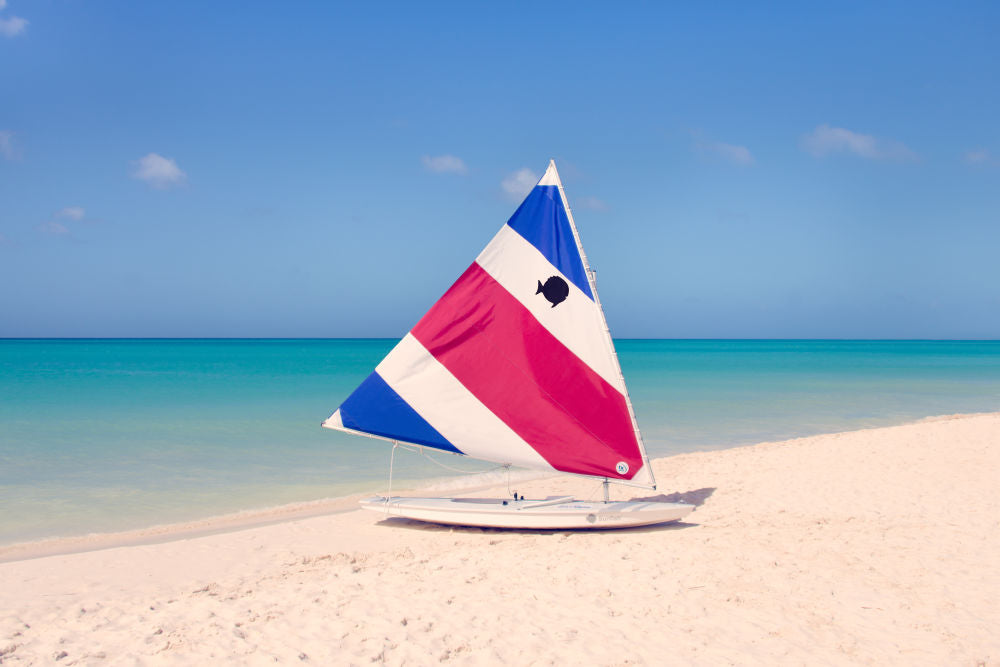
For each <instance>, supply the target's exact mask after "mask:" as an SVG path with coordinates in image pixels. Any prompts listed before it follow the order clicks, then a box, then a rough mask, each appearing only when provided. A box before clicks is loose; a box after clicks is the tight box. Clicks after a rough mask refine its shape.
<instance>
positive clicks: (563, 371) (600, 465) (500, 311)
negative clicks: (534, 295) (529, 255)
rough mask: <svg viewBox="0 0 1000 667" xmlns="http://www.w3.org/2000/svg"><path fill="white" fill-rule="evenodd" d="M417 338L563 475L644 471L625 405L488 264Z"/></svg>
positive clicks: (453, 293) (459, 286) (446, 299)
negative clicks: (618, 467)
mask: <svg viewBox="0 0 1000 667" xmlns="http://www.w3.org/2000/svg"><path fill="white" fill-rule="evenodd" d="M529 279H531V280H534V277H529ZM539 298H541V297H539ZM411 333H412V334H413V336H414V337H415V338H416V339H417V340H419V341H420V343H421V344H422V345H423V346H424V347H425V348H427V350H428V351H430V353H431V354H432V355H434V358H435V359H437V360H438V361H439V362H440V363H441V364H442V365H443V366H444V367H445V368H447V369H448V371H449V372H451V374H452V375H454V376H455V378H457V379H458V381H459V382H461V383H462V384H463V385H464V386H465V387H466V388H467V389H468V390H469V391H470V392H472V394H473V395H474V396H475V397H476V398H478V399H479V400H480V401H482V403H483V405H485V406H486V407H487V408H489V409H490V411H491V412H493V413H494V414H495V415H497V416H498V417H499V418H500V419H502V420H503V421H504V423H506V424H507V425H508V426H509V427H510V428H511V429H512V430H513V431H514V432H515V433H517V434H518V435H519V436H521V438H523V439H524V441H525V442H527V443H528V444H530V445H531V446H532V447H533V448H534V449H535V450H536V451H537V452H538V453H539V454H540V455H541V456H542V457H543V458H544V459H545V460H546V461H548V462H549V464H550V465H552V467H553V468H556V469H557V470H562V471H564V472H572V473H580V474H584V475H596V476H600V477H615V478H623V479H631V478H632V477H633V476H634V475H635V473H636V472H637V471H638V470H639V468H640V467H641V466H642V458H641V457H640V455H639V447H638V444H637V442H636V438H635V431H634V430H633V428H632V420H631V418H630V417H629V413H628V407H627V406H626V404H625V397H624V396H622V394H621V393H620V392H619V391H618V390H617V389H615V388H614V387H612V386H611V385H610V384H608V383H607V382H606V381H605V380H604V379H603V378H602V377H601V376H600V375H598V374H597V373H595V372H594V371H593V369H591V368H590V367H589V366H587V364H585V363H584V362H583V361H582V360H580V358H579V357H577V356H576V355H575V354H573V353H572V352H570V350H569V349H568V348H567V347H566V346H565V345H563V344H562V343H561V342H560V341H559V339H557V338H556V337H555V336H553V335H552V334H551V333H549V331H548V330H547V329H546V328H545V327H543V326H542V325H541V324H539V322H538V320H536V319H535V317H534V316H533V315H532V314H531V312H530V311H529V310H528V309H527V308H525V307H524V306H523V305H522V304H521V303H520V302H519V301H518V300H517V299H516V298H514V296H512V295H511V294H510V292H508V291H507V290H506V289H504V287H503V286H502V285H500V283H498V282H496V280H494V279H493V277H492V276H490V274H488V273H487V272H486V271H485V270H483V268H482V267H480V266H479V264H476V263H473V264H472V266H470V267H469V268H468V269H467V270H466V271H465V273H463V274H462V276H461V277H460V278H459V279H458V281H457V282H456V283H455V284H454V285H452V286H451V288H450V289H449V290H448V291H447V292H446V293H445V295H444V296H443V297H441V299H440V300H439V301H438V302H437V303H436V304H434V306H433V307H432V308H431V309H430V310H429V311H428V312H427V314H426V315H424V317H423V319H421V320H420V322H418V323H417V325H416V326H415V327H414V328H413V330H412V331H411ZM458 446H461V444H460V443H459V445H458ZM620 461H624V462H625V463H627V464H628V472H627V473H626V474H624V475H621V474H619V473H618V472H616V470H615V467H616V465H617V464H618V462H620Z"/></svg>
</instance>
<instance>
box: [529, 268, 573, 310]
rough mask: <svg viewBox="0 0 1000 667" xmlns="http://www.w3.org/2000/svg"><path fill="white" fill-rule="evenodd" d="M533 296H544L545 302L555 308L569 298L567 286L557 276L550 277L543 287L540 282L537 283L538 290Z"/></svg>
mask: <svg viewBox="0 0 1000 667" xmlns="http://www.w3.org/2000/svg"><path fill="white" fill-rule="evenodd" d="M535 294H541V295H542V296H544V297H545V300H546V301H548V302H549V303H551V304H552V307H553V308H555V307H556V306H558V305H559V304H560V303H562V302H563V301H565V300H566V297H568V296H569V285H567V284H566V281H565V280H563V279H562V278H560V277H559V276H552V277H551V278H549V279H548V280H546V281H545V284H544V285H543V284H542V281H541V280H539V281H538V290H537V291H536V292H535Z"/></svg>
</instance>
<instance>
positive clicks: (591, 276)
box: [543, 159, 656, 493]
mask: <svg viewBox="0 0 1000 667" xmlns="http://www.w3.org/2000/svg"><path fill="white" fill-rule="evenodd" d="M549 169H550V170H552V173H553V174H554V175H555V181H556V185H558V186H559V196H560V197H561V198H562V204H563V208H565V209H566V217H567V218H569V227H570V229H571V230H573V240H574V241H576V249H577V250H578V251H579V252H580V259H581V260H582V261H583V269H584V272H585V273H586V274H587V281H588V283H589V284H590V292H591V293H592V294H593V295H594V303H596V304H597V311H598V312H599V313H600V314H601V325H602V328H603V329H604V344H605V345H606V346H607V348H608V352H610V353H611V357H612V358H613V359H614V364H615V369H616V370H617V371H618V378H619V379H620V380H621V384H622V388H623V389H624V390H625V405H626V406H627V407H628V415H629V418H630V419H631V420H632V428H633V429H634V430H635V440H636V442H637V443H638V445H639V454H640V455H641V456H642V465H643V468H645V469H646V473H647V474H648V475H649V481H650V484H639V483H637V482H630V481H626V480H620V479H616V480H614V481H615V482H617V483H619V484H626V485H629V486H640V487H643V488H651V489H656V477H655V476H654V475H653V467H652V466H651V465H650V464H649V457H648V456H647V455H646V445H645V443H644V442H643V440H642V433H641V432H640V431H639V422H637V421H636V419H635V410H634V409H633V408H632V399H631V398H630V397H629V394H628V385H626V384H625V376H624V375H623V374H622V367H621V364H620V363H619V361H618V351H617V350H615V344H614V341H613V340H612V338H611V329H609V328H608V320H607V318H606V317H605V316H604V306H603V305H601V297H599V296H598V294H597V278H596V275H595V273H594V271H593V270H592V269H591V268H590V262H588V261H587V253H586V252H585V251H584V249H583V243H582V242H581V241H580V232H579V230H577V228H576V221H575V220H573V211H572V209H570V207H569V200H568V199H567V198H566V190H565V189H564V188H563V184H562V179H561V178H559V170H558V169H556V161H555V160H554V159H550V160H549ZM543 180H544V177H543ZM609 481H611V480H609V479H608V478H605V480H604V483H605V493H607V483H608V482H609Z"/></svg>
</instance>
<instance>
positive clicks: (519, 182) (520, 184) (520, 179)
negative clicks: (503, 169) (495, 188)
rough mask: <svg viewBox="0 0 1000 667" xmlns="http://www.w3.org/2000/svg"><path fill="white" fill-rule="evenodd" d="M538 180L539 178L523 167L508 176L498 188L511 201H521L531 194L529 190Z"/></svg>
mask: <svg viewBox="0 0 1000 667" xmlns="http://www.w3.org/2000/svg"><path fill="white" fill-rule="evenodd" d="M540 178H541V176H539V175H538V174H536V173H535V172H533V171H531V170H530V169H528V168H527V167H525V168H524V169H518V170H517V171H515V172H514V173H512V174H508V175H507V178H505V179H503V180H502V181H501V182H500V187H501V188H503V191H504V192H506V193H507V196H508V197H510V198H511V199H521V198H522V197H524V196H525V195H527V194H528V193H529V192H531V188H533V187H535V183H537V182H538V179H540Z"/></svg>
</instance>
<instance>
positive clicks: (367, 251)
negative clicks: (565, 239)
mask: <svg viewBox="0 0 1000 667" xmlns="http://www.w3.org/2000/svg"><path fill="white" fill-rule="evenodd" d="M751 4H753V5H754V6H751ZM998 33H1000V5H998V4H997V3H990V2H982V3H976V2H971V3H967V2H958V3H923V2H884V3H867V2H864V3H850V2H848V3H825V4H823V5H820V4H819V3H777V2H776V3H766V4H762V3H761V4H758V3H740V2H719V3H652V2H648V3H645V2H637V3H620V4H619V5H617V6H614V7H612V5H610V4H608V3H596V2H595V3H588V2H566V3H560V2H545V3H518V2H505V3H488V4H487V3H467V2H455V3H432V2H425V3H402V2H400V3H380V2H373V3H332V2H331V3H321V2H310V3H306V2H291V3H277V4H276V3H273V2H268V3H264V2H250V1H248V2H238V3H237V2H218V3H204V2H170V3H150V2H130V1H125V0H122V1H120V2H111V1H108V2H84V1H82V0H0V337H367V336H375V337H400V336H402V335H403V334H404V333H405V332H406V331H407V330H409V329H410V327H411V326H412V325H413V324H414V323H415V322H416V321H417V320H418V319H419V318H420V317H421V315H422V314H423V313H424V312H425V311H426V310H427V309H428V308H429V307H430V306H431V305H432V304H433V303H434V301H436V300H437V298H438V297H439V296H440V295H441V294H443V293H444V291H445V290H446V289H447V288H448V286H449V285H450V284H451V283H452V282H453V281H454V280H455V279H456V278H457V277H458V276H459V275H460V274H461V273H462V272H463V271H464V269H465V268H466V267H467V266H468V265H469V263H471V261H472V260H473V259H474V258H475V256H476V255H477V254H478V253H479V251H480V250H481V249H482V248H483V247H484V246H485V245H486V243H487V242H488V241H489V240H490V239H491V238H492V236H493V235H494V234H495V233H496V231H497V230H498V229H499V228H500V227H501V226H502V225H503V224H504V222H505V221H506V220H507V219H508V218H509V217H510V215H511V214H512V213H513V212H514V210H515V208H516V207H517V205H518V203H519V201H520V199H521V198H522V197H523V196H524V195H525V194H526V192H527V191H528V189H530V187H531V186H532V185H533V184H534V181H535V179H537V178H538V177H540V176H541V174H542V173H543V172H544V170H545V167H546V165H547V163H548V160H549V159H550V158H553V159H555V160H556V164H557V166H558V168H559V171H560V174H561V176H562V180H563V183H564V185H565V187H566V194H567V196H568V198H569V202H570V204H571V206H572V207H573V210H574V216H575V218H576V223H577V226H578V227H579V230H580V235H581V238H582V240H583V243H584V247H585V249H586V251H587V255H588V257H589V259H590V263H591V265H592V266H593V268H594V269H595V270H596V271H597V276H598V289H599V290H600V295H601V300H602V302H603V303H604V307H605V310H606V313H607V318H608V322H609V325H610V327H611V330H612V333H613V334H614V335H615V336H616V337H649V338H979V339H984V338H998V337H1000V261H998V250H1000V187H998V185H1000V124H998V122H997V119H998V118H1000V85H998V82H1000V40H997V39H996V35H997V34H998Z"/></svg>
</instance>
